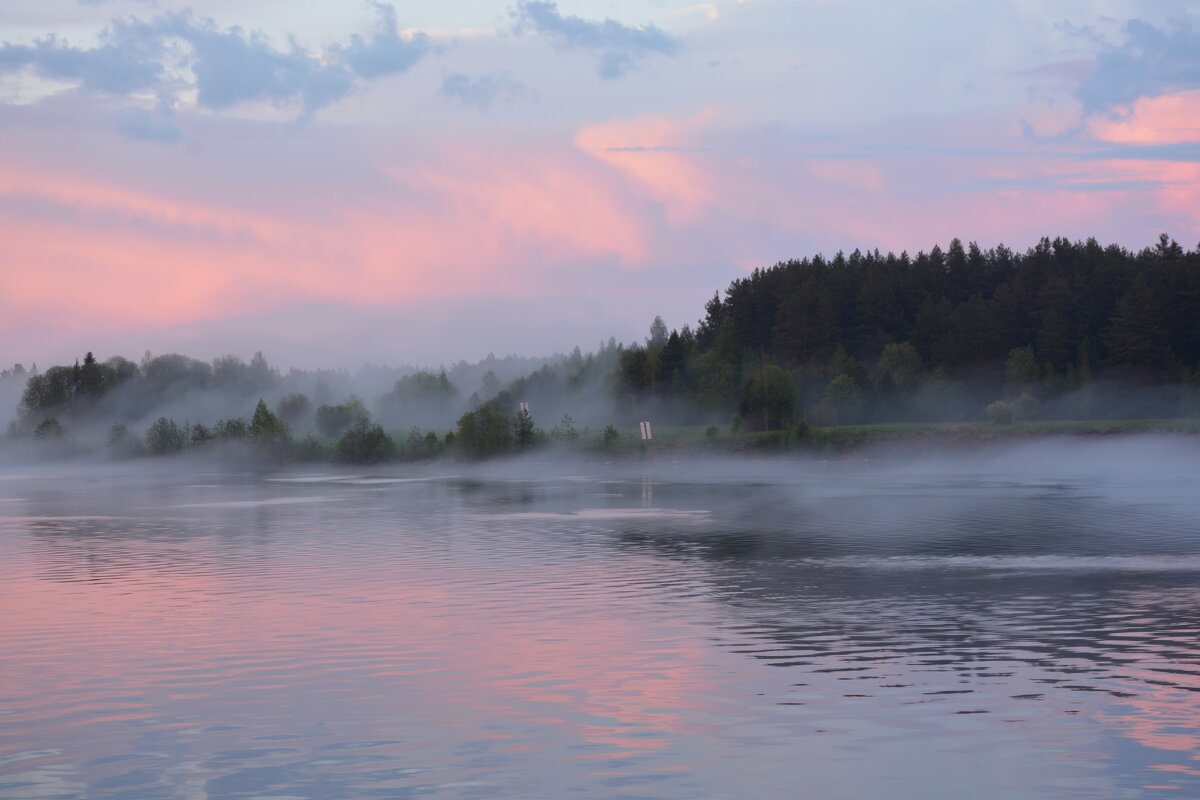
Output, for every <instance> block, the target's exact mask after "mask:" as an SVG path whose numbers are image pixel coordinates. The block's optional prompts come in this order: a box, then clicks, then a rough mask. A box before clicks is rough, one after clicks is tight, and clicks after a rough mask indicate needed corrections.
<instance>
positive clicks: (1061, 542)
mask: <svg viewBox="0 0 1200 800" xmlns="http://www.w3.org/2000/svg"><path fill="white" fill-rule="evenodd" d="M136 469H140V468H129V467H122V468H110V469H108V470H106V471H105V470H99V469H91V470H84V469H80V470H77V471H75V472H74V473H70V474H68V473H52V472H49V471H46V470H43V469H40V468H39V471H38V472H37V474H34V472H33V471H29V472H27V473H25V474H17V473H15V472H12V471H10V472H7V473H0V797H4V798H57V797H63V798H75V797H87V798H139V799H140V798H189V799H190V798H197V799H199V798H241V797H257V798H276V799H277V800H282V798H405V797H418V796H419V797H446V798H476V797H477V798H569V797H575V798H609V797H646V798H710V797H711V798H745V797H764V798H774V797H812V798H859V797H914V798H915V797H920V798H955V799H956V800H957V799H958V798H962V797H972V798H1025V797H1028V798H1035V797H1036V798H1099V797H1104V798H1140V797H1158V796H1174V797H1197V796H1200V451H1198V450H1197V446H1196V445H1195V444H1191V443H1188V442H1164V441H1153V440H1150V441H1146V440H1142V441H1132V442H1129V441H1126V442H1118V443H1115V444H1114V443H1103V444H1093V445H1080V444H1071V445H1057V444H1044V445H1039V446H1037V447H1036V448H1032V449H1026V450H1021V451H1017V452H1012V453H1002V452H998V451H997V452H990V453H988V454H985V455H984V456H980V457H978V458H975V459H972V460H962V459H958V460H926V461H922V462H888V461H881V462H856V463H826V464H821V463H802V462H780V463H773V462H765V461H759V462H750V463H741V464H733V463H727V464H707V465H705V464H701V465H681V464H670V463H658V464H652V465H649V466H627V467H623V468H617V467H608V468H606V467H603V466H580V465H572V466H564V465H561V464H559V465H555V464H550V465H543V466H541V467H539V466H537V465H524V466H514V465H497V466H495V467H491V468H489V469H488V471H485V472H476V473H470V474H457V475H454V474H449V473H450V471H452V470H453V469H454V468H453V467H449V468H445V469H446V470H447V472H446V473H445V474H428V475H420V474H417V473H412V472H399V471H396V472H392V473H370V474H366V473H363V474H355V475H351V474H331V475H313V474H299V473H286V474H276V475H261V474H250V473H237V474H235V473H230V472H213V471H205V470H204V469H203V468H199V467H197V468H194V469H191V470H187V471H180V472H178V473H176V474H163V473H162V472H161V471H159V472H156V473H155V474H147V473H140V474H139V473H138V472H136V471H135V470H136Z"/></svg>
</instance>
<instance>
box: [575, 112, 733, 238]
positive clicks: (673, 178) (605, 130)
mask: <svg viewBox="0 0 1200 800" xmlns="http://www.w3.org/2000/svg"><path fill="white" fill-rule="evenodd" d="M714 116H715V115H714V113H713V112H705V113H703V114H700V115H698V116H696V117H693V118H691V119H686V120H675V119H672V118H670V117H666V116H644V117H637V118H633V119H613V120H609V121H607V122H602V123H598V124H594V125H588V126H585V127H584V128H582V129H581V130H580V131H579V132H578V133H577V134H576V135H575V146H576V147H577V148H579V149H580V150H581V151H583V152H584V153H587V154H588V155H589V156H591V157H593V158H595V159H598V160H599V161H601V162H603V163H605V164H607V165H609V166H610V167H612V168H614V169H616V170H617V171H618V172H619V173H620V174H621V175H623V176H624V177H625V178H626V179H627V180H628V181H629V182H630V183H631V184H632V185H633V186H634V187H636V188H637V189H638V190H640V191H641V192H643V193H644V194H645V195H646V196H648V197H649V198H651V199H653V200H654V201H656V202H658V203H660V204H661V205H662V206H663V208H664V209H665V210H666V214H667V218H668V219H669V220H670V221H671V222H672V223H675V224H682V223H689V222H695V221H697V220H698V219H699V218H700V217H701V216H702V215H703V214H704V212H705V211H706V210H707V209H708V207H709V205H710V203H711V201H712V199H713V193H714V187H713V185H712V183H713V181H712V176H711V175H710V174H709V172H708V171H707V170H706V169H705V167H704V166H703V165H702V164H701V158H700V155H701V154H700V153H698V152H697V151H696V141H695V134H697V133H699V132H701V131H703V129H704V128H705V127H706V126H707V124H708V123H709V122H710V121H711V120H712V119H713V118H714ZM689 150H691V152H688V151H689Z"/></svg>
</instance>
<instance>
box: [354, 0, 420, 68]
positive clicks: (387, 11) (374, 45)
mask: <svg viewBox="0 0 1200 800" xmlns="http://www.w3.org/2000/svg"><path fill="white" fill-rule="evenodd" d="M373 5H374V6H375V10H376V11H377V12H378V14H379V19H378V21H377V23H376V25H375V32H374V34H373V35H372V36H371V38H369V39H366V38H363V37H362V36H359V35H358V34H354V35H353V36H351V37H350V44H349V45H345V46H335V47H334V48H333V51H334V52H335V53H338V54H339V55H340V56H341V57H342V59H343V60H344V61H345V62H346V64H347V65H348V66H349V67H350V68H351V69H352V70H354V72H355V73H357V74H358V75H360V76H362V77H364V78H376V77H379V76H381V75H392V74H394V73H397V72H406V71H407V70H409V69H410V68H411V67H412V66H413V65H414V64H416V63H417V62H418V61H420V60H421V59H422V58H424V57H425V56H426V55H428V54H429V53H431V52H433V51H434V49H435V48H434V45H433V43H432V42H430V41H429V37H428V36H426V35H425V34H424V33H421V32H420V31H417V32H415V33H413V34H411V35H409V36H401V35H400V33H399V26H398V24H397V22H396V9H395V8H393V7H392V6H390V5H386V4H383V3H374V4H373Z"/></svg>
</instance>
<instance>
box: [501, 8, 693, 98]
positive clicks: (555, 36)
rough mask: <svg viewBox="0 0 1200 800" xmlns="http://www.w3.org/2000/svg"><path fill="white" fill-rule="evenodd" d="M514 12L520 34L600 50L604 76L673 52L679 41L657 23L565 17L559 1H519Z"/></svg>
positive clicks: (567, 46) (569, 46)
mask: <svg viewBox="0 0 1200 800" xmlns="http://www.w3.org/2000/svg"><path fill="white" fill-rule="evenodd" d="M512 15H513V16H514V17H515V18H516V31H517V33H524V32H525V31H526V30H531V31H533V32H534V33H536V34H538V35H539V36H544V37H546V38H547V39H549V40H550V41H551V42H553V43H554V44H555V45H556V46H558V47H562V48H564V49H574V48H579V49H584V50H599V51H600V61H599V64H598V65H597V68H596V70H597V72H598V73H599V75H600V77H601V78H607V79H611V78H619V77H621V76H622V75H624V74H625V73H626V72H628V71H629V70H631V69H633V68H634V67H635V66H636V65H637V63H638V62H639V61H640V60H641V59H642V58H645V57H646V56H647V55H651V54H654V53H658V54H661V55H668V56H669V55H674V53H675V51H676V50H677V49H678V42H677V41H676V40H675V39H674V38H672V37H671V36H670V35H668V34H667V33H666V32H665V31H663V30H662V29H661V28H659V27H657V26H655V25H640V26H637V27H630V26H628V25H623V24H621V23H620V22H617V21H616V20H614V19H610V18H606V19H604V20H601V21H596V20H588V19H584V18H582V17H576V16H563V15H562V14H561V13H560V12H559V10H558V3H556V2H552V0H551V1H548V0H519V2H518V3H517V5H516V8H514V9H513V11H512Z"/></svg>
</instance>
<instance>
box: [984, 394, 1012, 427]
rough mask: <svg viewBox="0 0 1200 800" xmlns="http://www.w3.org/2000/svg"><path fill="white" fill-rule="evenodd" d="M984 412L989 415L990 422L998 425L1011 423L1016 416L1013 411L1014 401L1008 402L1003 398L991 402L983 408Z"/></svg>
mask: <svg viewBox="0 0 1200 800" xmlns="http://www.w3.org/2000/svg"><path fill="white" fill-rule="evenodd" d="M983 413H984V414H985V415H986V416H987V420H988V422H991V423H994V424H996V425H1010V424H1011V423H1012V421H1013V417H1014V416H1016V415H1015V414H1014V413H1013V405H1012V403H1006V402H1004V401H1003V400H997V401H996V402H994V403H989V404H988V407H987V408H985V409H984V410H983Z"/></svg>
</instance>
